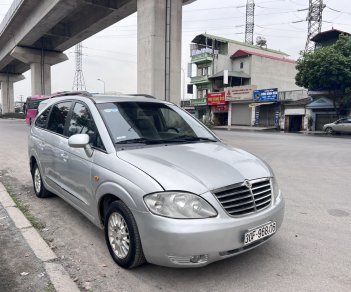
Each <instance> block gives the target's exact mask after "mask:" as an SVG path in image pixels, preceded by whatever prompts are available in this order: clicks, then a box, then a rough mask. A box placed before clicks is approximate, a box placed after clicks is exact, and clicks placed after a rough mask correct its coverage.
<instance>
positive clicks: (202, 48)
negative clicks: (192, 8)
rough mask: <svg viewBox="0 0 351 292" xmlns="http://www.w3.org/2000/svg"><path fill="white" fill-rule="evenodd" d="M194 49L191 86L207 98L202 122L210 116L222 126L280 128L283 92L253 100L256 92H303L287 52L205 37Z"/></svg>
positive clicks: (201, 35) (202, 98)
mask: <svg viewBox="0 0 351 292" xmlns="http://www.w3.org/2000/svg"><path fill="white" fill-rule="evenodd" d="M190 48H191V50H190V55H191V62H192V63H193V64H195V67H196V74H194V76H193V77H191V83H192V84H193V85H195V87H196V91H195V95H196V97H197V99H201V100H202V103H201V108H199V111H198V116H199V117H200V118H201V116H202V115H204V114H207V115H209V114H210V113H211V115H212V118H213V120H214V121H215V122H216V123H217V124H228V125H258V126H260V125H262V126H278V125H279V119H278V120H277V113H279V112H280V106H279V100H278V94H276V95H275V96H276V99H270V100H264V99H263V100H259V101H258V102H254V100H253V92H254V91H255V90H260V89H274V90H275V91H279V92H281V91H293V90H299V89H301V88H300V87H298V86H297V85H296V84H295V75H296V69H295V61H293V60H291V59H289V58H288V55H287V54H286V53H284V52H281V51H277V50H271V49H267V48H265V47H263V46H256V45H250V44H246V43H242V42H239V41H235V40H230V39H226V38H222V37H218V36H214V35H210V34H206V33H205V34H200V35H198V36H196V37H195V38H194V39H193V41H192V44H191V45H190ZM220 92H222V93H221V94H220V95H218V94H213V93H220ZM206 98H208V101H207V107H206V106H205V104H206V101H204V100H205V99H206ZM262 101H264V102H262ZM195 104H196V102H195V101H193V105H194V106H195V108H196V105H195Z"/></svg>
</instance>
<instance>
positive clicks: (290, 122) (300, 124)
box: [282, 98, 311, 132]
mask: <svg viewBox="0 0 351 292" xmlns="http://www.w3.org/2000/svg"><path fill="white" fill-rule="evenodd" d="M310 101H311V99H310V98H303V99H299V100H295V101H288V102H285V103H284V104H283V107H284V115H283V116H282V118H283V120H282V122H283V125H282V127H284V131H285V132H300V131H306V130H307V128H308V116H307V115H306V108H305V107H306V104H308V103H309V102H310Z"/></svg>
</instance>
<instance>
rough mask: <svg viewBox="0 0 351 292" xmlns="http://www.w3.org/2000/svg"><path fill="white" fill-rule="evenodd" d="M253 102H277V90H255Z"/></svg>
mask: <svg viewBox="0 0 351 292" xmlns="http://www.w3.org/2000/svg"><path fill="white" fill-rule="evenodd" d="M253 100H254V101H255V102H267V101H273V102H275V101H278V88H269V89H261V90H255V91H254V93H253Z"/></svg>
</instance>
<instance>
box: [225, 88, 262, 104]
mask: <svg viewBox="0 0 351 292" xmlns="http://www.w3.org/2000/svg"><path fill="white" fill-rule="evenodd" d="M256 89H257V86H256V85H243V86H234V87H227V88H225V89H224V92H225V100H226V101H236V100H251V99H252V94H253V92H254V91H255V90H256Z"/></svg>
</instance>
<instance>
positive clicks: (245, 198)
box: [213, 178, 272, 216]
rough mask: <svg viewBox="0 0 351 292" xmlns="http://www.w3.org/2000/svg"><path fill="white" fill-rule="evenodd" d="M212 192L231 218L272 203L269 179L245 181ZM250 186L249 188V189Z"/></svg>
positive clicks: (255, 210)
mask: <svg viewBox="0 0 351 292" xmlns="http://www.w3.org/2000/svg"><path fill="white" fill-rule="evenodd" d="M246 182H249V183H246V184H245V182H243V183H239V184H235V185H231V186H228V187H224V188H221V189H217V190H214V191H213V194H214V195H215V196H216V198H217V199H218V201H219V202H220V203H221V204H222V206H223V208H224V210H226V211H227V213H228V214H229V215H231V216H243V215H247V214H251V213H256V212H259V211H261V210H263V209H265V208H267V207H268V206H269V205H270V204H271V201H272V192H271V183H270V179H269V178H263V179H257V180H252V181H246ZM250 185H251V187H250Z"/></svg>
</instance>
